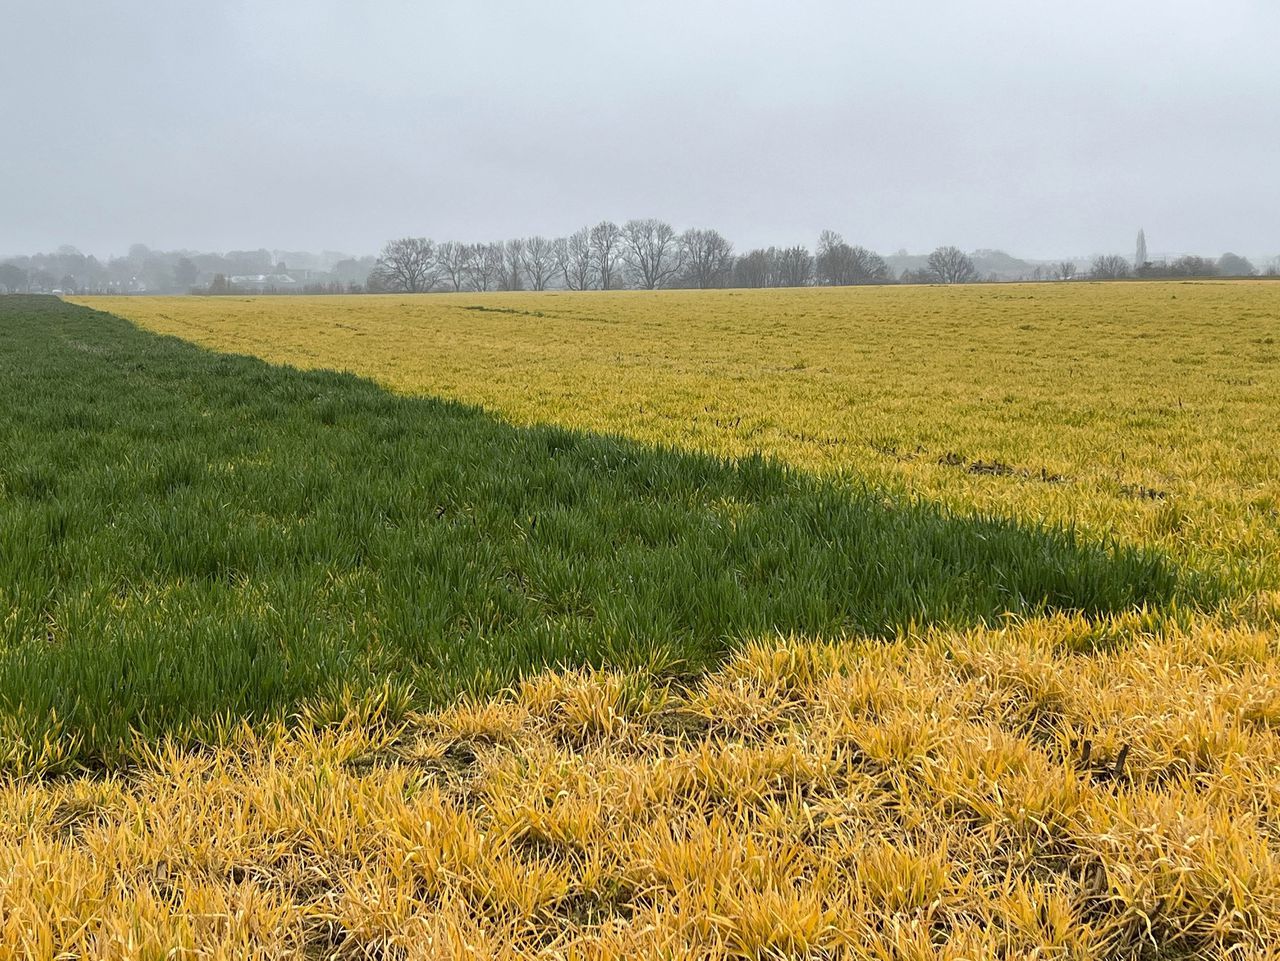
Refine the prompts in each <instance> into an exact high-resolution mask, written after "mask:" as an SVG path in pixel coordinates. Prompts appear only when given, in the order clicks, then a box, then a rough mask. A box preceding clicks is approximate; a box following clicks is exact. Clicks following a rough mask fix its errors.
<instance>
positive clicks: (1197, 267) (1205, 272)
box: [1169, 254, 1218, 277]
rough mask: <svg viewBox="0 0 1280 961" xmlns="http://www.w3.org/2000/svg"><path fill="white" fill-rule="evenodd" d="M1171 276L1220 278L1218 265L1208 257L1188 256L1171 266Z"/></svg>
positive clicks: (1180, 258)
mask: <svg viewBox="0 0 1280 961" xmlns="http://www.w3.org/2000/svg"><path fill="white" fill-rule="evenodd" d="M1169 275H1170V276H1172V277H1216V276H1218V265H1217V264H1216V263H1215V262H1214V261H1212V260H1210V259H1208V258H1207V257H1199V256H1196V255H1195V254H1187V255H1186V256H1185V257H1179V258H1178V259H1177V260H1175V261H1174V262H1173V263H1171V264H1170V265H1169Z"/></svg>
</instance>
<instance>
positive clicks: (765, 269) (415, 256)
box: [366, 218, 1280, 293]
mask: <svg viewBox="0 0 1280 961" xmlns="http://www.w3.org/2000/svg"><path fill="white" fill-rule="evenodd" d="M1257 273H1258V271H1257V270H1256V269H1255V268H1254V267H1253V265H1252V264H1250V263H1249V262H1248V261H1247V260H1245V259H1244V258H1241V257H1237V256H1236V255H1234V254H1224V255H1223V257H1222V258H1221V259H1220V260H1218V261H1216V262H1215V261H1213V260H1209V259H1207V258H1204V257H1182V258H1179V259H1178V260H1176V261H1173V262H1172V263H1165V262H1160V263H1157V264H1153V263H1150V262H1147V263H1143V264H1140V265H1138V266H1137V267H1135V266H1133V265H1132V264H1131V263H1130V262H1129V261H1128V260H1126V259H1125V258H1124V257H1122V256H1119V255H1107V256H1102V257H1098V258H1095V259H1094V260H1093V262H1092V264H1090V265H1089V266H1088V267H1087V268H1085V269H1080V268H1078V267H1077V265H1076V264H1075V263H1074V262H1071V261H1062V262H1061V263H1058V264H1054V265H1039V266H1037V267H1036V268H1035V270H1034V271H1031V272H1029V274H1028V276H1027V277H1026V278H1025V279H1028V280H1045V281H1048V280H1084V279H1092V280H1119V279H1123V278H1128V277H1214V276H1233V277H1235V276H1256V275H1257ZM1277 273H1280V271H1278V270H1277V268H1276V267H1272V268H1271V269H1270V271H1269V275H1272V276H1274V275H1275V274H1277ZM984 279H991V278H990V277H984V276H983V275H982V274H981V271H980V270H979V268H978V267H977V266H976V265H975V263H974V259H973V257H971V256H970V255H968V254H966V253H965V252H964V251H962V250H960V249H959V248H958V247H951V246H948V247H939V248H937V249H936V250H934V251H933V252H932V253H931V254H929V256H928V257H927V259H925V260H924V262H923V264H921V265H920V266H917V267H914V268H907V269H904V270H902V271H901V272H900V273H897V274H895V272H894V271H893V270H892V269H891V268H890V266H889V264H888V263H887V262H886V260H885V258H884V257H882V256H881V255H880V254H878V253H876V252H875V251H873V250H869V249H867V248H866V247H862V246H858V245H854V244H850V243H848V242H846V241H845V239H844V238H843V237H842V236H841V235H840V234H839V233H836V232H835V231H832V230H825V231H823V232H822V234H821V235H820V236H819V237H818V243H817V247H816V249H815V250H814V251H810V249H809V248H808V247H805V246H803V245H799V246H792V247H767V248H763V247H762V248H755V249H752V250H748V251H746V252H744V253H737V252H736V251H735V250H734V245H733V243H732V242H731V241H729V240H728V239H727V238H726V237H725V236H724V235H723V234H721V233H720V232H719V231H718V230H714V229H710V228H691V229H689V230H685V231H677V230H676V229H675V228H674V227H672V226H671V225H670V224H669V223H667V222H665V221H662V220H657V219H654V218H647V219H639V220H628V221H626V222H625V223H623V224H617V223H614V222H613V221H609V220H603V221H601V222H600V223H598V224H596V225H595V226H592V227H583V228H582V229H580V230H577V231H575V232H574V233H572V234H569V235H568V236H564V237H554V238H549V237H545V236H533V237H525V238H515V239H511V240H505V241H494V242H489V243H463V242H459V241H444V242H441V243H436V242H435V241H433V240H430V239H428V238H426V237H404V238H401V239H398V240H393V241H390V242H389V243H387V244H386V246H384V247H383V248H382V251H381V253H380V254H379V255H378V258H377V261H376V264H375V266H374V269H373V270H372V271H371V273H370V275H369V278H368V282H367V284H366V288H367V289H368V290H369V291H370V292H400V293H423V292H429V291H487V290H547V289H548V288H553V287H554V288H559V289H565V290H619V289H623V288H634V289H642V290H656V289H660V288H696V289H707V288H716V287H809V286H824V287H839V286H852V285H857V284H893V283H918V284H966V283H974V282H977V281H980V280H984Z"/></svg>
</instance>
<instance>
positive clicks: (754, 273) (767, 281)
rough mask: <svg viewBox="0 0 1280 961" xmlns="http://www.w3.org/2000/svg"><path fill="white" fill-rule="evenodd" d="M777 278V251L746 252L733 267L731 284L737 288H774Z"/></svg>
mask: <svg viewBox="0 0 1280 961" xmlns="http://www.w3.org/2000/svg"><path fill="white" fill-rule="evenodd" d="M777 277H778V251H777V250H776V249H775V248H773V247H770V248H769V249H768V250H762V249H758V248H757V249H756V250H750V251H747V253H745V254H743V255H742V256H741V257H739V258H738V260H737V262H736V263H735V264H734V265H733V282H734V283H735V284H737V285H738V286H739V287H775V286H777Z"/></svg>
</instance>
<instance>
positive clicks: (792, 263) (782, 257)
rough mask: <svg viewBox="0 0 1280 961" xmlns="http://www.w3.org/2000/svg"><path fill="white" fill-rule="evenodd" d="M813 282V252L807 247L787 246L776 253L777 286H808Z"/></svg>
mask: <svg viewBox="0 0 1280 961" xmlns="http://www.w3.org/2000/svg"><path fill="white" fill-rule="evenodd" d="M811 283H813V254H811V253H809V248H808V247H787V248H786V249H785V250H782V251H780V252H779V253H778V286H779V287H808V286H809V285H810V284H811Z"/></svg>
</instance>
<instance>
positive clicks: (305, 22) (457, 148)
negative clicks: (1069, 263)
mask: <svg viewBox="0 0 1280 961" xmlns="http://www.w3.org/2000/svg"><path fill="white" fill-rule="evenodd" d="M4 21H5V22H4V30H3V33H4V37H5V43H4V47H5V52H4V56H3V57H0V89H2V90H4V91H5V94H6V101H7V102H8V104H9V108H8V109H7V111H6V115H5V121H4V128H3V129H4V144H5V147H4V149H3V150H0V183H3V185H4V186H3V190H0V257H2V256H7V255H16V254H28V253H33V252H35V251H38V250H46V251H48V250H53V249H55V248H57V247H58V246H59V245H63V244H74V245H76V246H78V247H79V248H80V249H82V250H84V251H85V252H86V253H88V252H93V253H95V254H98V255H99V256H105V255H108V254H120V253H123V252H124V251H126V250H127V249H128V247H129V245H130V244H132V243H135V242H143V243H146V244H149V245H151V246H153V247H156V248H160V249H180V248H181V249H200V250H209V249H217V250H228V249H238V248H249V249H253V248H258V247H266V248H273V249H286V250H294V249H306V250H322V249H331V250H344V251H351V252H353V253H360V254H367V253H372V252H374V251H376V250H378V249H379V248H380V247H381V245H382V244H383V243H384V242H385V241H386V240H387V239H389V238H392V237H397V236H402V235H412V236H417V235H428V236H432V237H436V238H447V237H458V238H471V239H486V238H501V237H512V236H527V235H532V234H545V235H547V236H557V235H562V234H567V233H569V232H571V231H573V230H575V229H577V228H578V227H580V226H581V225H583V224H587V223H595V222H596V221H598V220H600V219H601V218H611V219H615V220H618V221H622V220H625V219H627V218H629V217H650V216H652V217H658V218H663V219H666V220H670V221H672V222H673V223H676V224H678V225H681V226H682V227H684V226H707V227H715V228H717V229H719V230H720V231H722V232H723V233H724V234H725V235H726V236H728V237H729V238H731V239H732V240H733V241H734V242H735V244H736V245H737V246H738V249H740V250H745V249H747V248H750V247H752V246H756V245H769V244H778V245H787V244H797V243H805V244H810V245H811V244H812V243H813V241H814V238H815V237H816V236H817V233H818V231H819V230H821V229H823V228H828V227H829V228H833V229H836V230H840V231H842V232H843V233H844V234H845V235H846V236H848V237H849V239H850V241H852V242H855V243H860V244H865V245H867V246H868V247H871V248H873V249H876V250H879V251H881V252H882V253H884V254H890V253H892V252H893V251H895V250H899V249H902V248H905V249H909V250H911V251H913V252H920V251H927V250H929V249H931V248H933V247H935V246H937V245H939V244H955V245H957V246H959V247H961V248H963V249H965V250H974V249H977V248H1001V249H1005V250H1009V251H1011V252H1014V253H1016V254H1018V255H1019V256H1022V257H1027V258H1046V259H1047V258H1057V257H1070V256H1085V255H1089V254H1092V253H1105V252H1113V251H1123V252H1126V253H1128V252H1131V251H1132V249H1133V237H1134V234H1135V232H1136V230H1137V229H1138V227H1140V226H1142V227H1145V228H1146V230H1147V232H1148V234H1149V235H1150V236H1151V237H1152V244H1153V247H1152V251H1151V253H1152V256H1153V257H1159V256H1161V255H1163V254H1165V253H1169V254H1176V253H1179V252H1204V253H1212V254H1214V255H1216V254H1218V253H1220V252H1222V251H1226V250H1231V251H1236V252H1239V253H1241V254H1245V255H1249V256H1252V257H1255V258H1257V257H1269V256H1272V255H1274V254H1275V253H1276V248H1277V241H1276V237H1275V224H1276V223H1277V222H1278V221H1280V178H1277V177H1276V175H1275V169H1274V168H1275V158H1276V157H1277V156H1278V155H1280V111H1277V110H1276V109H1275V94H1276V81H1277V70H1276V62H1275V54H1274V44H1275V38H1276V36H1277V35H1278V30H1280V6H1277V5H1276V4H1275V3H1273V2H1270V0H1220V2H1218V3H1215V4H1212V5H1205V4H1204V3H1198V2H1190V0H1165V2H1155V0H1135V2H1130V3H1126V4H1123V5H1116V4H1111V3H1104V2H1101V0H1087V2H1080V3H1072V4H1059V5H1056V6H1054V7H1047V6H1045V5H1042V4H1026V3H1021V2H1013V0H975V2H971V3H966V4H953V3H944V2H926V0H911V2H892V3H891V2H881V0H874V2H860V3H846V2H836V0H830V2H816V0H807V2H799V3H794V4H780V3H777V2H774V3H768V4H766V3H762V2H751V0H748V2H742V3H735V4H732V5H730V4H711V3H704V4H689V3H677V2H673V0H660V2H655V3H650V4H645V5H612V4H599V3H590V2H587V0H558V2H555V3H550V4H530V5H525V4H517V3H497V2H494V3H481V4H442V3H411V2H407V0H399V2H383V3H379V4H376V5H372V6H370V7H363V6H361V7H355V6H353V5H351V4H349V3H338V2H336V0H311V2H305V3H304V2H301V0H278V2H268V3H254V4H250V3H243V2H226V0H217V2H199V3H197V2H193V0H174V2H169V3H165V4H155V3H147V2H143V0H108V2H101V3H92V4H90V3H87V2H84V0H38V2H37V0H16V2H14V3H11V4H6V9H5V14H4Z"/></svg>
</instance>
